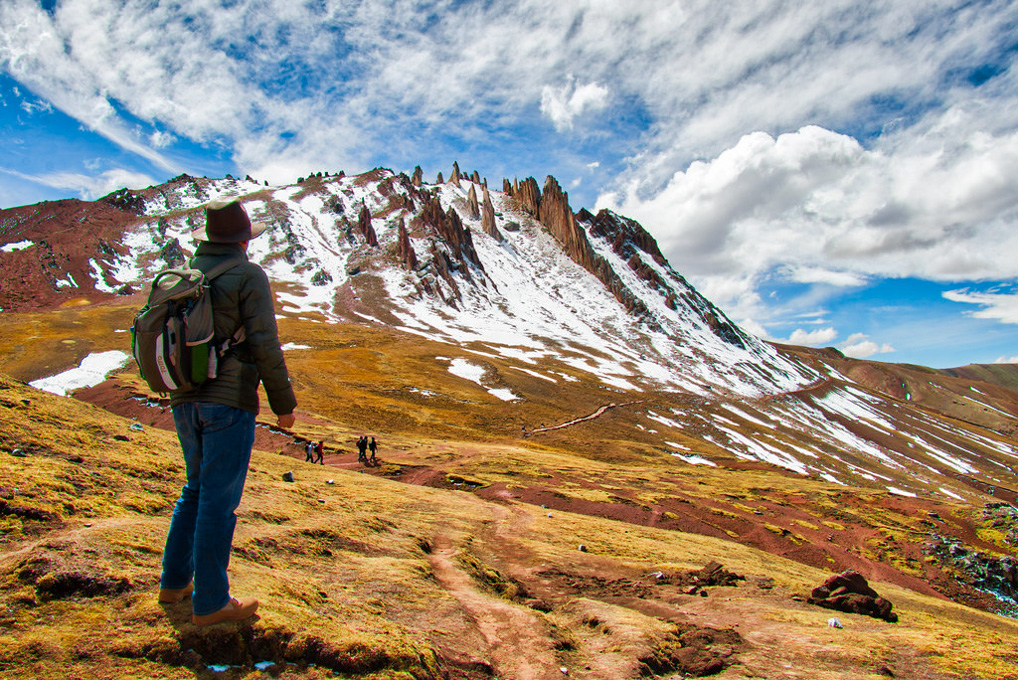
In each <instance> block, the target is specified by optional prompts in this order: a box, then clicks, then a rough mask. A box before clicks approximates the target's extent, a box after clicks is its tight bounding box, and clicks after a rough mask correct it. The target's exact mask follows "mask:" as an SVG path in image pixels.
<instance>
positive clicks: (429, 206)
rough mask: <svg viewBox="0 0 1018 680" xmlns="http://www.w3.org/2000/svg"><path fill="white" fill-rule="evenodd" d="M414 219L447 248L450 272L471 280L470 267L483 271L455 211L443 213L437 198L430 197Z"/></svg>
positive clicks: (467, 232)
mask: <svg viewBox="0 0 1018 680" xmlns="http://www.w3.org/2000/svg"><path fill="white" fill-rule="evenodd" d="M415 219H416V220H418V221H419V223H420V226H421V227H423V228H425V229H426V230H429V231H431V232H432V233H433V234H435V235H436V236H437V237H438V238H439V240H441V241H443V242H444V243H445V245H446V246H448V249H449V252H450V255H449V258H450V259H449V268H450V271H456V270H459V271H461V272H462V273H463V276H464V277H465V278H466V279H467V280H470V279H471V275H470V265H472V266H474V267H477V268H478V269H480V270H481V271H484V267H483V266H482V265H481V261H480V259H478V257H477V251H476V250H474V241H473V237H472V236H471V235H470V230H469V229H466V228H465V227H464V226H463V222H462V220H460V216H459V214H457V213H456V211H455V210H453V209H452V208H449V210H448V212H446V211H443V210H442V203H441V202H440V201H439V200H438V199H437V198H434V197H430V198H428V200H426V201H425V202H424V205H423V206H422V208H421V211H420V213H418V215H417V217H416V218H415ZM461 265H463V266H461Z"/></svg>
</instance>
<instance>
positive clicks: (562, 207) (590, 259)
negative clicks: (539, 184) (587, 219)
mask: <svg viewBox="0 0 1018 680" xmlns="http://www.w3.org/2000/svg"><path fill="white" fill-rule="evenodd" d="M530 180H532V178H528V181H530ZM535 186H536V183H535ZM537 219H538V220H539V221H540V222H541V224H543V225H545V226H546V227H548V228H549V229H551V233H552V235H553V236H554V237H555V238H556V239H558V241H559V243H561V244H562V246H563V247H564V248H565V251H566V253H567V254H568V255H569V257H570V258H572V260H573V261H574V262H576V263H577V264H579V265H581V266H582V267H583V268H584V269H586V270H588V271H594V250H593V248H591V247H590V242H589V241H587V235H586V232H584V231H583V229H581V228H580V226H579V224H577V222H576V218H575V217H574V216H573V211H572V209H571V208H570V207H569V195H568V194H567V193H566V192H564V191H562V187H560V186H559V183H558V181H557V180H556V179H555V178H554V177H552V176H551V175H548V177H547V179H545V181H544V193H543V194H542V195H540V199H539V202H538V210H537Z"/></svg>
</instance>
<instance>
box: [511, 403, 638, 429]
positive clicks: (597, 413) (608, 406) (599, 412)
mask: <svg viewBox="0 0 1018 680" xmlns="http://www.w3.org/2000/svg"><path fill="white" fill-rule="evenodd" d="M642 403H643V402H642V401H627V402H626V403H624V404H605V405H604V406H602V407H601V408H599V409H597V410H596V411H594V412H593V413H591V414H590V415H589V416H583V417H582V418H574V419H573V420H570V421H568V422H565V423H559V424H558V425H549V426H548V427H538V428H535V429H533V430H530V431H528V432H526V433H525V434H524V435H523V436H524V437H529V436H531V435H535V434H540V433H541V432H551V431H552V430H561V429H563V428H566V427H571V426H573V425H576V424H578V423H583V422H586V421H588V420H594V419H595V418H600V417H601V416H603V415H604V414H605V412H607V411H608V410H609V409H613V408H620V407H622V406H632V405H633V404H642Z"/></svg>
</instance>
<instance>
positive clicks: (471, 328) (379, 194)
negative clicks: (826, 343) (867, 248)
mask: <svg viewBox="0 0 1018 680" xmlns="http://www.w3.org/2000/svg"><path fill="white" fill-rule="evenodd" d="M504 189H505V191H495V190H491V189H489V188H487V186H486V184H485V183H483V182H482V181H480V180H479V178H478V177H477V176H476V173H475V175H474V177H473V178H472V179H471V178H467V177H461V176H459V173H458V169H456V168H454V170H453V175H452V176H451V177H450V179H449V181H447V182H439V183H435V184H425V183H423V182H421V181H420V175H419V174H418V175H415V179H411V178H410V177H407V176H406V175H396V174H394V173H392V172H390V171H388V170H375V171H372V172H370V173H366V174H363V175H358V176H351V177H346V176H342V175H333V176H321V177H320V176H313V177H309V178H306V179H304V180H303V181H302V182H300V183H298V184H296V185H293V186H285V187H277V188H271V189H267V188H265V187H264V186H261V185H259V184H257V183H256V182H252V181H237V180H198V179H192V178H179V179H177V180H175V181H172V182H170V183H168V184H167V185H165V186H163V187H159V188H158V189H156V190H154V191H151V192H149V193H148V194H147V196H146V199H145V200H144V206H143V208H142V209H141V210H140V211H139V212H140V216H139V217H140V219H139V220H138V221H137V223H136V224H135V225H133V226H132V227H131V229H130V230H129V231H128V233H126V234H125V236H124V239H123V241H122V243H123V245H124V246H126V248H125V249H124V251H123V252H122V253H121V254H118V255H116V256H112V257H108V258H105V259H104V258H96V259H95V260H93V262H94V265H93V267H94V269H93V272H94V276H95V282H96V285H97V286H98V287H100V288H102V289H107V290H112V289H116V288H119V287H120V286H122V285H125V284H126V285H129V286H131V287H132V288H138V287H141V286H142V285H143V284H144V282H145V281H147V280H149V279H150V278H151V276H152V274H153V273H154V272H155V271H157V270H158V269H160V268H162V267H165V266H167V265H171V264H175V263H176V262H178V261H179V260H180V259H181V258H183V257H186V256H187V255H188V254H189V251H190V249H191V248H192V243H191V241H190V239H189V237H188V233H189V231H190V230H191V229H193V228H194V227H195V226H197V225H198V224H200V219H201V218H202V213H201V211H200V210H199V208H201V207H202V206H203V205H204V203H206V202H207V201H208V200H209V199H211V198H213V197H216V196H220V195H237V196H239V197H242V198H243V199H244V201H245V205H246V206H247V208H248V211H249V212H250V213H251V214H252V215H253V219H256V220H263V221H266V222H268V224H269V229H268V230H267V236H263V237H261V238H259V239H256V240H254V241H252V243H251V247H250V251H249V252H250V257H251V258H252V259H254V260H255V261H257V262H259V263H260V264H262V265H263V266H264V267H265V269H266V270H267V271H268V272H269V276H270V278H271V279H272V280H273V281H274V282H276V283H277V284H281V286H282V289H281V291H280V292H279V294H278V299H279V301H280V302H281V303H282V306H281V312H282V313H284V314H305V315H318V317H319V318H321V319H323V320H337V319H360V320H367V321H378V322H381V323H386V324H389V325H392V326H395V327H397V328H400V329H402V330H405V331H407V332H410V333H416V334H420V335H423V336H427V337H429V338H432V339H436V340H441V341H443V342H448V343H450V344H461V343H463V342H466V341H473V342H478V343H482V344H484V345H485V346H487V347H488V349H489V350H490V352H492V353H493V354H497V355H502V356H509V357H516V358H518V359H520V360H522V361H524V362H530V363H533V362H536V361H540V360H542V359H545V358H547V357H551V356H554V357H556V358H558V359H559V360H561V361H563V362H565V363H567V364H570V365H573V366H575V367H577V368H578V369H581V370H584V371H587V372H589V373H591V374H592V375H593V376H597V377H598V378H599V379H601V380H603V381H604V382H605V383H606V384H609V385H614V386H616V387H618V388H621V389H627V390H629V389H640V388H641V387H644V386H653V387H654V388H655V389H662V388H664V389H676V390H683V391H688V392H692V393H696V394H701V395H703V394H707V393H709V392H711V391H714V390H721V391H723V392H731V393H733V394H738V395H743V396H762V395H765V394H773V393H776V392H783V391H788V390H793V389H796V388H798V387H801V386H803V385H805V384H808V383H810V382H814V381H816V380H817V378H818V376H817V374H816V373H815V372H813V371H811V370H809V369H807V368H805V367H804V366H803V365H801V364H799V363H797V362H795V361H794V360H791V359H789V358H787V357H783V356H781V355H779V354H778V352H776V351H775V350H774V348H772V347H771V346H769V345H767V344H765V343H763V342H761V341H760V340H758V339H757V338H755V337H753V336H751V335H749V334H747V333H745V332H743V331H742V330H741V329H739V328H738V327H737V326H735V325H734V324H733V323H732V322H731V321H729V320H728V319H727V318H726V317H725V316H724V314H723V313H722V312H721V311H720V310H718V309H717V308H716V307H715V306H714V305H712V304H711V303H710V301H708V300H707V299H706V298H704V297H703V296H701V295H700V294H699V293H698V292H697V291H696V290H695V289H694V288H693V287H692V286H690V285H689V284H688V283H687V282H686V281H685V280H684V279H683V278H682V277H681V276H680V275H679V274H678V273H676V272H675V271H674V270H673V269H672V268H671V267H670V266H669V264H668V263H667V261H666V260H665V259H664V258H663V257H662V256H661V253H660V251H659V250H658V249H657V245H656V243H655V242H654V239H653V238H652V237H651V236H650V235H649V234H648V233H647V232H646V231H644V230H643V228H642V227H640V225H639V224H637V223H636V222H634V221H632V220H628V219H626V218H624V217H620V216H618V215H615V214H613V213H611V212H609V211H602V212H601V213H600V214H598V215H597V216H594V215H591V214H590V213H588V212H586V211H581V212H580V213H579V215H578V216H575V217H574V215H573V213H572V211H571V209H570V208H569V205H568V198H567V196H566V195H565V194H564V193H562V192H561V190H560V189H559V188H558V184H557V183H556V182H555V180H554V179H553V178H551V177H549V178H548V180H547V182H546V184H545V188H544V191H543V192H541V191H539V190H538V188H537V184H536V182H535V181H534V180H533V179H530V180H528V181H526V182H524V185H523V188H520V185H519V184H518V183H517V185H516V187H515V188H514V187H512V186H509V185H508V183H506V185H505V186H504ZM479 197H480V198H479ZM542 218H543V219H542Z"/></svg>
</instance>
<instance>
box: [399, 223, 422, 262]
mask: <svg viewBox="0 0 1018 680" xmlns="http://www.w3.org/2000/svg"><path fill="white" fill-rule="evenodd" d="M396 253H397V254H398V255H399V260H400V262H402V263H403V266H404V267H406V268H407V269H408V270H410V271H414V270H415V269H417V264H418V263H417V253H415V252H414V247H413V246H412V245H411V244H410V232H408V231H407V229H406V223H405V222H404V221H403V220H402V219H400V221H399V233H398V236H397V241H396Z"/></svg>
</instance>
